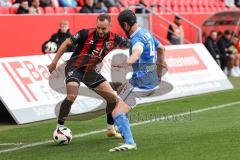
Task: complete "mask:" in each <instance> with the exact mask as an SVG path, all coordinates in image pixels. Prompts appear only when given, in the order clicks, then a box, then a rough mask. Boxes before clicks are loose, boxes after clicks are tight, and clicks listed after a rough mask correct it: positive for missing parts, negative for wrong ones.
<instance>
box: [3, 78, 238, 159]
mask: <svg viewBox="0 0 240 160" xmlns="http://www.w3.org/2000/svg"><path fill="white" fill-rule="evenodd" d="M231 81H232V83H233V84H234V85H235V89H232V90H228V91H222V92H215V93H208V94H203V95H198V96H191V97H186V98H181V99H175V100H170V101H161V102H157V103H150V104H144V105H139V106H138V107H136V108H134V110H132V112H131V122H132V123H137V125H135V126H133V127H132V131H133V134H134V137H135V141H136V142H137V145H138V150H137V151H128V152H119V153H109V152H108V150H109V149H110V148H112V147H115V146H116V145H118V143H121V142H122V141H121V140H117V139H114V138H107V137H106V136H105V134H104V132H99V133H95V134H94V133H93V134H91V135H86V136H82V137H81V136H80V137H77V138H76V137H75V138H73V141H72V143H71V144H69V145H65V146H58V145H56V144H54V143H51V142H50V143H46V144H39V145H36V146H32V147H31V146H30V145H31V144H36V142H43V141H48V140H51V139H52V132H53V130H54V129H55V126H56V124H55V123H56V120H49V121H43V122H37V123H32V124H27V125H15V124H4V123H0V160H32V159H34V160H55V159H56V160H67V159H69V160H95V159H96V160H108V159H109V160H115V159H116V160H129V159H131V160H161V159H162V160H214V159H218V160H226V159H229V160H236V159H239V157H240V116H239V114H240V89H239V87H240V80H239V79H237V78H235V79H231ZM233 102H237V103H235V104H231V103H233ZM224 104H230V105H228V106H226V107H222V108H219V106H221V105H224ZM214 106H215V107H216V108H215V109H212V110H201V109H204V108H205V109H206V108H209V107H214ZM196 110H200V112H198V113H194V111H196ZM183 112H186V114H185V115H184V116H179V115H178V116H176V115H177V114H178V113H183ZM156 115H158V116H159V115H160V116H161V117H164V116H165V117H167V116H168V118H167V119H163V120H157V121H148V123H145V124H144V123H142V124H140V123H139V122H141V121H147V120H152V119H154V118H155V117H156ZM169 115H175V116H173V117H169ZM105 122H106V119H105V117H104V116H101V117H99V118H96V119H93V120H89V121H69V122H66V126H67V127H69V128H70V129H71V130H72V132H73V135H78V134H83V133H88V132H91V131H99V130H102V129H105V128H106V127H105V126H106V124H105ZM14 143H16V144H15V145H14ZM19 143H20V144H19ZM26 145H29V147H26V148H22V149H16V148H17V147H24V146H26ZM11 148H15V149H16V150H14V151H10V152H6V153H1V151H3V150H7V149H11Z"/></svg>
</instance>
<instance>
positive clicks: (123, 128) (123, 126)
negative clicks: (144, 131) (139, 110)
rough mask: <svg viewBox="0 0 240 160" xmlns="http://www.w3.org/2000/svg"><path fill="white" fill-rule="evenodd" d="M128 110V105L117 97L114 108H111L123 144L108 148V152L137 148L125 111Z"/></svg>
mask: <svg viewBox="0 0 240 160" xmlns="http://www.w3.org/2000/svg"><path fill="white" fill-rule="evenodd" d="M129 111H130V107H129V106H128V105H127V104H126V103H124V102H123V101H122V100H121V99H119V102H118V103H117V105H116V107H115V109H114V110H113V112H112V115H113V118H114V122H115V124H116V126H117V127H118V129H119V131H120V133H121V134H122V136H123V137H124V140H125V144H123V145H120V146H118V147H114V148H112V149H110V150H109V151H110V152H119V151H127V150H136V149H137V145H136V143H135V142H134V139H133V135H132V132H131V128H130V124H129V120H128V117H127V113H128V112H129Z"/></svg>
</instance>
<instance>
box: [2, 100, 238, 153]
mask: <svg viewBox="0 0 240 160" xmlns="http://www.w3.org/2000/svg"><path fill="white" fill-rule="evenodd" d="M237 104H240V101H237V102H233V103H227V104H223V105H218V106H212V107H208V108H204V109H198V110H193V111H191V113H192V114H194V113H200V112H206V111H210V110H216V109H220V108H225V107H229V106H233V105H237ZM188 114H189V112H183V113H179V114H175V115H171V116H166V117H161V118H155V119H152V120H147V121H142V122H137V123H132V124H131V126H138V125H143V124H148V123H152V122H155V121H159V120H165V119H170V118H172V116H181V115H188ZM105 131H106V129H101V130H98V131H92V132H87V133H81V134H77V135H75V136H73V137H74V138H78V137H85V136H89V135H93V134H98V133H102V132H105ZM52 142H53V141H52V140H49V141H42V142H36V143H31V144H26V145H22V146H19V147H15V148H10V149H5V150H0V154H1V153H5V152H12V151H16V150H20V149H24V148H30V147H35V146H40V145H44V144H48V143H52Z"/></svg>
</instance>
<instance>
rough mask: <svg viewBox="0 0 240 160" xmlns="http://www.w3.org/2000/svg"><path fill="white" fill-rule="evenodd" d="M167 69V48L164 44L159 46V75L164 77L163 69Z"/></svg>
mask: <svg viewBox="0 0 240 160" xmlns="http://www.w3.org/2000/svg"><path fill="white" fill-rule="evenodd" d="M164 68H165V69H167V63H166V61H165V48H164V47H163V46H158V47H157V71H158V76H159V77H162V73H163V69H164Z"/></svg>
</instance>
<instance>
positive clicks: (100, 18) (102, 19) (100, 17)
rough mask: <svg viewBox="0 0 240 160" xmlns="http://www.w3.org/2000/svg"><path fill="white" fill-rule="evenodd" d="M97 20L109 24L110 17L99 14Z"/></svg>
mask: <svg viewBox="0 0 240 160" xmlns="http://www.w3.org/2000/svg"><path fill="white" fill-rule="evenodd" d="M97 19H98V20H99V21H104V20H105V19H106V20H108V22H111V16H110V15H109V14H105V13H104V14H100V15H99V16H98V17H97Z"/></svg>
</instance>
